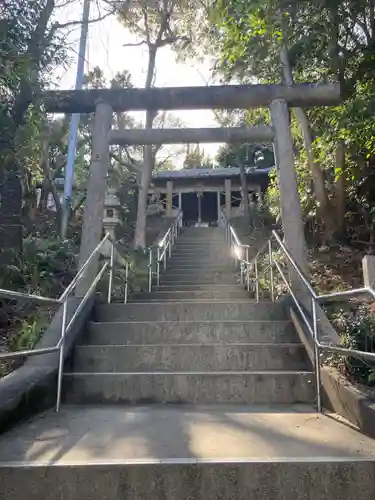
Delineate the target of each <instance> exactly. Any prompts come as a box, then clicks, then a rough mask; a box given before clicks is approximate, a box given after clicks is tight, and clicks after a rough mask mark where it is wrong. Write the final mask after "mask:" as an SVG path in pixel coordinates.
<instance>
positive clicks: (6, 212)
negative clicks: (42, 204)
mask: <svg viewBox="0 0 375 500" xmlns="http://www.w3.org/2000/svg"><path fill="white" fill-rule="evenodd" d="M21 209H22V187H21V179H20V176H19V175H18V172H17V168H16V167H15V168H12V169H11V168H9V169H7V170H6V171H5V172H4V173H3V175H2V178H1V180H0V249H1V251H0V254H1V258H0V261H1V263H2V264H10V263H12V262H13V261H14V258H17V257H21V256H22V222H21Z"/></svg>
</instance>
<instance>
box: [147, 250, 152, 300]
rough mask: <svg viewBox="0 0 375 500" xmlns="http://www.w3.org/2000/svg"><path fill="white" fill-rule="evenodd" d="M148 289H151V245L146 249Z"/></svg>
mask: <svg viewBox="0 0 375 500" xmlns="http://www.w3.org/2000/svg"><path fill="white" fill-rule="evenodd" d="M148 253H149V256H148V291H149V293H151V291H152V256H153V250H152V247H150V248H149V249H148Z"/></svg>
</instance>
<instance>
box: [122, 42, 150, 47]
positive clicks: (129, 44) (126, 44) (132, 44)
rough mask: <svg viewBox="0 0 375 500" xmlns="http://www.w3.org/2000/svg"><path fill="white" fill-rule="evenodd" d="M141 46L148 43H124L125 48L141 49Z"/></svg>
mask: <svg viewBox="0 0 375 500" xmlns="http://www.w3.org/2000/svg"><path fill="white" fill-rule="evenodd" d="M141 45H147V42H146V41H145V40H143V41H142V42H134V43H124V45H123V47H140V46H141Z"/></svg>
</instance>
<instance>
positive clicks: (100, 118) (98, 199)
mask: <svg viewBox="0 0 375 500" xmlns="http://www.w3.org/2000/svg"><path fill="white" fill-rule="evenodd" d="M112 112H113V111H112V108H111V106H110V105H109V104H107V103H105V102H100V103H98V104H97V106H96V111H95V118H94V127H93V132H92V153H91V165H90V176H89V182H88V187H87V194H86V201H85V210H84V219H83V228H82V236H81V248H80V254H79V264H78V269H80V268H81V267H82V266H83V264H84V263H85V262H86V260H87V259H88V258H89V257H90V255H91V253H92V252H93V250H94V249H95V248H96V247H97V245H98V244H99V243H100V241H101V239H102V236H103V234H102V233H103V211H104V203H105V195H106V191H107V176H108V168H109V139H108V136H109V131H110V129H111V126H112ZM98 269H99V254H98V255H97V256H96V257H95V258H94V259H93V261H92V264H91V265H90V266H89V267H88V268H87V271H86V272H85V274H84V276H83V278H82V279H81V281H80V282H79V283H78V285H77V288H76V296H78V297H83V296H84V295H85V293H86V292H87V290H88V289H89V287H90V285H91V283H92V282H93V280H94V278H95V276H96V274H97V273H98Z"/></svg>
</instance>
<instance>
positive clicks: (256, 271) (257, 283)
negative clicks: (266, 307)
mask: <svg viewBox="0 0 375 500" xmlns="http://www.w3.org/2000/svg"><path fill="white" fill-rule="evenodd" d="M254 268H255V295H256V300H257V302H259V276H258V257H255V260H254Z"/></svg>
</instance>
